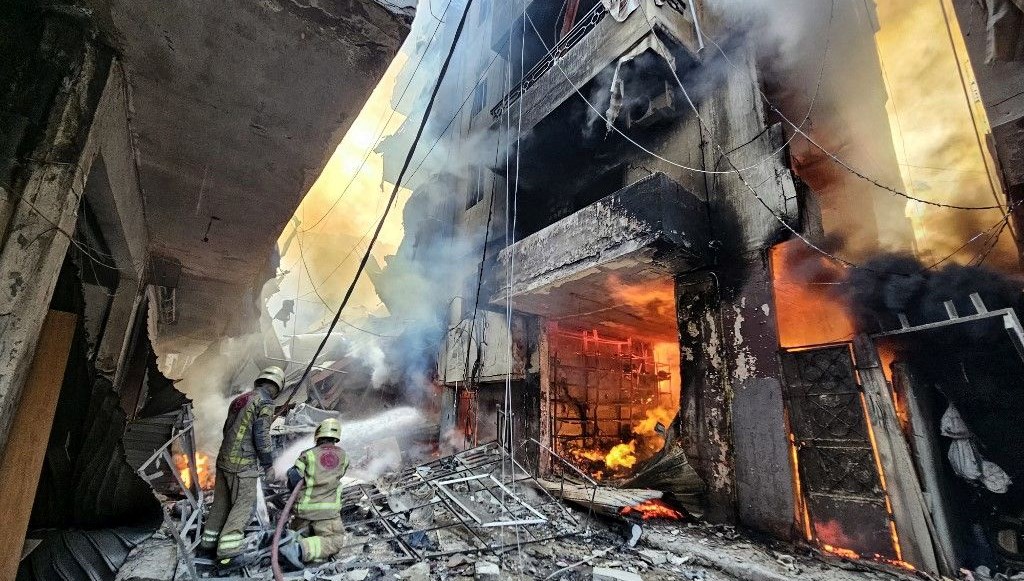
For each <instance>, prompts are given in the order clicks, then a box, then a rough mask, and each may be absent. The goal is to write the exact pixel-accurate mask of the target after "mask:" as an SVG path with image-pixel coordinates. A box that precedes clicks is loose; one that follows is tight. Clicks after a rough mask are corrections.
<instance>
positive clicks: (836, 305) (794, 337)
mask: <svg viewBox="0 0 1024 581" xmlns="http://www.w3.org/2000/svg"><path fill="white" fill-rule="evenodd" d="M771 266H772V281H773V287H774V290H775V319H776V321H777V322H778V325H779V344H780V346H782V347H789V348H792V347H806V346H809V345H822V344H827V343H841V342H845V341H849V340H851V339H852V338H853V336H854V334H855V333H856V331H855V327H854V324H853V318H852V317H851V316H850V315H849V313H847V311H846V306H845V305H844V304H843V303H842V301H840V300H838V299H837V298H836V296H835V295H834V294H833V293H832V292H831V290H832V288H833V287H834V285H835V284H836V283H838V282H839V281H840V280H841V279H842V277H843V268H842V267H839V266H837V265H835V264H834V263H833V262H831V261H830V260H828V259H827V258H825V257H824V256H821V255H820V254H817V253H810V252H808V251H807V248H806V246H804V244H803V242H802V241H800V240H790V241H787V242H783V243H781V244H776V245H775V246H774V247H772V250H771Z"/></svg>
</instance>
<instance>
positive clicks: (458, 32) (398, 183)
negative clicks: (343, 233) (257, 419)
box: [285, 0, 473, 406]
mask: <svg viewBox="0 0 1024 581" xmlns="http://www.w3.org/2000/svg"><path fill="white" fill-rule="evenodd" d="M472 5H473V0H467V2H466V7H465V9H464V10H463V11H462V18H461V19H459V25H458V27H457V28H456V29H455V37H454V38H453V39H452V44H451V47H450V48H449V49H448V55H447V56H446V57H445V59H444V64H443V65H441V71H440V73H438V76H437V81H436V82H435V83H434V88H433V90H432V91H431V92H430V99H429V100H428V101H427V107H426V109H425V110H424V111H423V118H422V119H421V120H420V125H419V128H418V129H417V130H416V136H415V137H414V138H413V140H412V145H411V146H410V147H409V153H408V154H406V156H405V161H404V162H403V163H402V169H401V171H399V172H398V179H396V180H395V184H394V187H393V188H392V189H391V195H390V196H389V197H388V202H387V205H386V206H385V207H384V213H383V214H382V215H381V217H380V221H378V222H377V227H376V228H375V229H374V231H373V236H372V237H371V238H370V243H369V245H367V247H366V252H365V253H364V254H363V258H362V259H361V260H360V261H359V267H358V268H357V269H356V273H355V275H354V276H353V277H352V282H351V283H350V284H349V286H348V289H347V290H346V291H345V296H344V298H342V300H341V305H340V306H339V307H338V311H337V312H336V313H335V314H334V319H332V320H331V324H330V326H328V327H327V333H326V334H325V335H324V338H323V340H322V341H320V345H319V346H318V347H317V348H316V351H315V352H314V353H313V356H312V357H310V359H309V364H308V365H307V366H306V369H305V370H304V371H303V372H302V377H300V378H299V381H298V382H296V383H295V386H294V387H292V390H291V392H290V393H289V394H288V399H287V400H286V401H285V405H286V406H287V405H288V404H289V403H291V400H292V397H294V396H295V393H296V392H297V391H298V389H299V387H300V386H301V385H302V384H303V383H304V382H305V381H306V379H307V378H308V377H309V373H310V371H312V370H313V366H314V365H315V363H316V358H317V357H319V356H320V353H322V352H323V350H324V347H326V346H327V341H328V340H329V339H330V338H331V333H333V332H334V328H335V327H337V326H338V321H339V320H340V319H341V313H342V312H343V311H344V310H345V306H346V305H348V301H349V299H350V298H352V293H353V292H354V291H355V288H356V283H357V282H359V277H360V275H362V274H363V270H365V269H366V264H367V263H368V262H369V261H370V256H371V255H372V252H373V246H374V244H376V242H377V238H378V237H379V236H380V232H381V230H383V228H384V222H385V221H386V220H387V217H388V214H389V213H390V212H391V208H392V207H393V206H394V203H395V199H397V198H398V192H399V190H400V189H401V187H402V180H403V179H404V178H405V173H406V171H408V170H409V164H410V163H411V162H412V156H413V154H414V153H415V152H416V144H418V143H419V141H420V138H421V137H422V136H423V131H424V130H425V129H426V127H427V121H428V120H429V119H430V112H431V110H433V108H434V101H435V100H436V99H437V93H438V92H439V91H440V89H441V83H442V82H443V81H444V77H445V74H446V73H447V72H448V67H449V65H451V62H452V56H453V55H454V54H455V48H456V47H457V46H458V44H459V38H460V37H461V36H462V30H463V29H464V28H465V26H466V16H468V15H469V8H470V6H472Z"/></svg>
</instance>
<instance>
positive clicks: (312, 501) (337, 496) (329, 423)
mask: <svg viewBox="0 0 1024 581" xmlns="http://www.w3.org/2000/svg"><path fill="white" fill-rule="evenodd" d="M315 438H316V446H314V447H312V448H310V449H308V450H306V451H305V452H303V453H302V454H300V455H299V459H298V460H296V461H295V466H293V467H292V468H289V469H288V486H289V488H292V489H294V488H295V486H296V485H297V484H298V483H299V482H302V483H303V489H302V491H301V492H300V493H299V499H298V502H297V503H296V504H295V518H294V519H293V520H292V528H293V529H295V530H301V529H302V528H303V527H305V526H307V525H308V526H309V534H308V535H307V536H304V537H302V538H301V539H300V540H299V543H298V544H295V543H290V544H288V545H285V546H283V547H281V556H282V557H284V559H285V561H287V562H288V563H289V564H290V565H291V566H292V567H293V568H295V569H301V568H302V567H303V564H305V563H312V562H315V561H325V560H327V559H329V558H331V557H333V556H334V555H335V554H337V553H338V551H340V550H341V547H342V546H343V545H344V543H345V528H344V524H343V523H342V521H341V477H342V476H344V475H345V472H346V471H347V470H348V455H347V454H345V451H344V450H342V449H341V448H339V447H338V446H337V445H336V444H337V443H338V441H340V440H341V425H340V424H339V423H338V420H336V419H333V418H328V419H326V420H324V421H323V422H321V423H320V426H318V427H317V429H316V434H315Z"/></svg>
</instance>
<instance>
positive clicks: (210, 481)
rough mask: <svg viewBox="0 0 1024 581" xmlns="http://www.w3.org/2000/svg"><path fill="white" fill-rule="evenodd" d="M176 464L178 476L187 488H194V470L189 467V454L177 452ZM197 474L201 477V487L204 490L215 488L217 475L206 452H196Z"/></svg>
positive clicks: (175, 456)
mask: <svg viewBox="0 0 1024 581" xmlns="http://www.w3.org/2000/svg"><path fill="white" fill-rule="evenodd" d="M174 465H175V468H177V469H178V476H180V477H181V482H182V483H183V484H184V485H185V488H192V472H191V471H190V470H189V469H188V466H189V461H188V454H175V455H174ZM196 476H197V477H198V478H199V487H200V488H202V489H203V490H213V485H214V483H215V476H214V473H213V470H211V469H210V456H209V455H207V454H206V453H205V452H196Z"/></svg>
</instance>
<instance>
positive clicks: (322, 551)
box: [293, 516, 345, 563]
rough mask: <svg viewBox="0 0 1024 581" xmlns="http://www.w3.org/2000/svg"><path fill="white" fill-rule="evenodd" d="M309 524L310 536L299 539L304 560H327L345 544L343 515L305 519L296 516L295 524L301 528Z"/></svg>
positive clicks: (298, 528) (307, 561)
mask: <svg viewBox="0 0 1024 581" xmlns="http://www.w3.org/2000/svg"><path fill="white" fill-rule="evenodd" d="M306 525H309V536H304V537H302V538H301V539H300V540H299V545H300V546H301V547H302V561H303V562H304V563H312V562H314V561H326V560H327V559H330V558H331V557H333V556H334V555H336V554H338V551H340V550H341V548H342V547H343V546H345V524H344V523H343V522H342V520H341V517H340V516H339V517H336V518H332V519H327V520H304V519H301V518H298V517H296V518H295V521H294V523H293V526H294V527H295V529H296V530H300V529H302V528H303V527H305V526H306Z"/></svg>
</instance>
